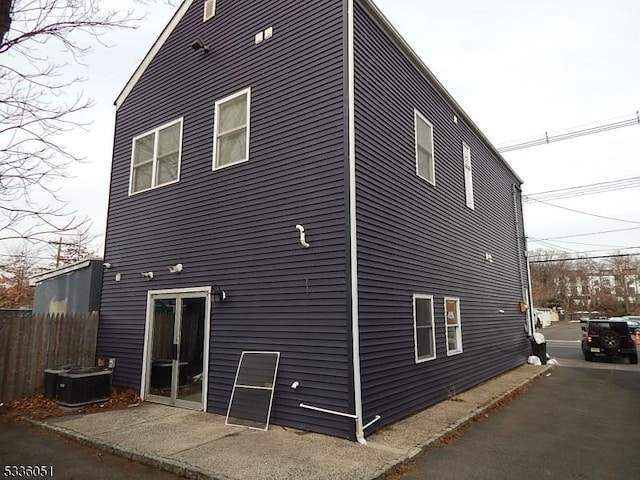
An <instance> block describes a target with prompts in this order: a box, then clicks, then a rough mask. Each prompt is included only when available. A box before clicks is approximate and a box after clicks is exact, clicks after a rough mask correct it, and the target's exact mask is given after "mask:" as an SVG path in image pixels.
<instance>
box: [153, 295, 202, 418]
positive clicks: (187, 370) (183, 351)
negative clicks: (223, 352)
mask: <svg viewBox="0 0 640 480" xmlns="http://www.w3.org/2000/svg"><path fill="white" fill-rule="evenodd" d="M207 300H208V297H207V295H206V294H204V293H203V294H200V293H196V294H194V293H184V294H157V295H155V294H154V295H151V297H150V302H151V304H150V313H151V315H150V317H151V318H150V331H149V334H150V340H149V345H148V348H147V352H148V358H147V375H146V378H147V382H146V383H147V385H146V391H147V399H148V400H151V401H156V402H160V403H167V404H170V405H177V406H182V407H186V408H193V409H196V410H202V409H203V391H204V389H203V385H204V382H205V381H206V378H204V376H205V368H204V367H205V364H204V362H205V361H206V359H205V358H204V352H205V348H204V342H205V319H206V312H207Z"/></svg>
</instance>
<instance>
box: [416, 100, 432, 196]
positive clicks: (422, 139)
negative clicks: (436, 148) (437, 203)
mask: <svg viewBox="0 0 640 480" xmlns="http://www.w3.org/2000/svg"><path fill="white" fill-rule="evenodd" d="M414 112H415V115H414V116H415V141H416V173H417V174H418V176H420V177H422V178H424V179H425V180H426V181H427V182H429V183H431V184H432V185H435V184H436V172H435V163H434V155H433V125H432V124H431V122H429V120H427V119H426V118H424V117H423V116H422V115H421V114H420V112H418V111H417V110H415V111H414Z"/></svg>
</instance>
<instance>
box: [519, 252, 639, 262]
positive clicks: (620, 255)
mask: <svg viewBox="0 0 640 480" xmlns="http://www.w3.org/2000/svg"><path fill="white" fill-rule="evenodd" d="M638 255H639V254H637V253H621V254H618V255H598V256H594V257H576V258H559V259H555V260H529V263H551V262H572V261H574V260H595V259H598V258H619V257H637V256H638Z"/></svg>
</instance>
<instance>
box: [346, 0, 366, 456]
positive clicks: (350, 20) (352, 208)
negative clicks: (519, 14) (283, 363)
mask: <svg viewBox="0 0 640 480" xmlns="http://www.w3.org/2000/svg"><path fill="white" fill-rule="evenodd" d="M347 9H348V12H347V29H348V33H347V56H348V59H347V61H348V88H349V93H348V95H349V99H348V103H349V139H348V141H349V226H350V232H349V244H350V257H351V337H352V340H353V347H352V357H353V393H354V400H355V410H356V412H355V420H356V439H357V440H358V443H361V444H363V445H364V444H366V443H367V441H366V440H365V439H364V429H363V428H362V385H361V378H360V323H359V316H358V313H359V312H358V306H359V301H358V241H357V236H356V233H357V231H356V127H355V124H356V122H355V58H354V16H355V8H354V0H348V2H347Z"/></svg>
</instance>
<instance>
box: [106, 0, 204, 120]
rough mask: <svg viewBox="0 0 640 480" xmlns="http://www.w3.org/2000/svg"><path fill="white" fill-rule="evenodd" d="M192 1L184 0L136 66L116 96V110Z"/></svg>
mask: <svg viewBox="0 0 640 480" xmlns="http://www.w3.org/2000/svg"><path fill="white" fill-rule="evenodd" d="M192 3H193V0H184V1H183V2H182V4H180V6H179V7H178V9H177V10H176V13H174V14H173V17H171V20H169V23H167V25H166V26H165V27H164V29H163V30H162V32H161V33H160V35H159V36H158V38H157V39H156V41H155V42H154V44H153V45H152V47H151V48H150V49H149V51H148V52H147V54H146V55H145V56H144V58H143V59H142V62H140V65H138V68H136V70H135V71H134V72H133V75H131V77H130V78H129V81H128V82H127V83H126V85H125V86H124V88H123V89H122V91H121V92H120V94H119V95H118V97H117V98H116V100H115V102H114V105H115V106H116V110H117V109H119V108H120V107H121V106H122V104H123V103H124V101H125V100H126V99H127V97H128V96H129V94H130V93H131V91H132V90H133V88H134V87H135V86H136V84H137V83H138V80H140V77H142V74H143V73H144V72H145V70H146V69H147V67H148V66H149V65H150V64H151V62H152V61H153V59H154V58H155V56H156V55H157V54H158V52H159V51H160V48H162V45H164V42H166V41H167V38H169V35H171V33H172V32H173V30H174V29H175V28H176V26H177V25H178V23H180V20H182V17H184V15H185V13H187V10H188V9H189V7H190V6H191V4H192Z"/></svg>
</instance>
